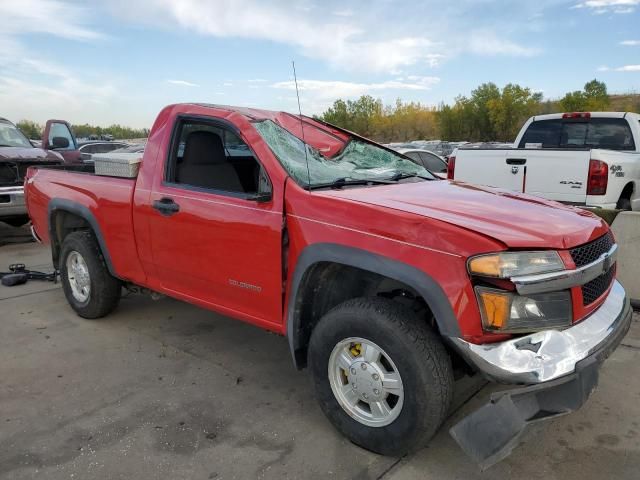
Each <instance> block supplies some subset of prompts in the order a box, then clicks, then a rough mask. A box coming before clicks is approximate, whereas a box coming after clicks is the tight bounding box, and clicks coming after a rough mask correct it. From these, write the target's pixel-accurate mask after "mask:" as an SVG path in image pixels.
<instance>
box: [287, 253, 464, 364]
mask: <svg viewBox="0 0 640 480" xmlns="http://www.w3.org/2000/svg"><path fill="white" fill-rule="evenodd" d="M320 262H330V263H339V264H342V265H347V266H351V267H356V268H360V269H362V270H366V271H369V272H372V273H377V274H379V275H382V276H385V277H389V278H392V279H394V280H397V281H399V282H402V283H405V284H406V285H409V286H410V287H412V288H413V289H415V290H416V292H418V293H419V294H420V296H422V298H424V300H425V302H427V305H428V306H429V308H430V309H431V311H432V313H433V315H434V317H435V320H436V323H437V325H438V328H439V330H440V334H441V335H443V336H445V337H459V336H460V326H459V324H458V319H457V318H456V316H455V314H454V312H453V308H452V307H451V303H450V302H449V299H448V298H447V296H446V294H445V293H444V291H443V290H442V288H441V287H440V285H439V284H438V283H437V282H436V281H435V280H434V279H433V278H431V277H430V276H429V275H427V274H426V273H425V272H423V271H422V270H419V269H417V268H415V267H413V266H411V265H409V264H406V263H403V262H400V261H397V260H393V259H390V258H388V257H384V256H381V255H378V254H375V253H371V252H368V251H366V250H360V249H357V248H353V247H347V246H344V245H339V244H334V243H316V244H313V245H309V246H307V247H306V248H305V249H304V250H303V251H302V253H301V254H300V256H299V257H298V262H297V263H296V267H295V271H294V274H293V278H292V282H291V294H290V295H289V303H288V305H287V339H288V341H289V349H290V351H291V355H292V358H293V362H294V365H295V366H296V368H301V366H302V365H303V364H304V363H305V359H304V358H302V357H301V353H302V352H303V351H304V349H305V347H306V343H307V340H306V339H305V336H304V333H303V332H304V329H303V328H301V327H302V325H303V323H304V321H303V319H302V318H301V314H300V310H301V308H300V303H301V299H299V298H298V297H299V290H300V287H301V285H302V283H303V281H304V279H305V276H306V273H307V272H308V271H309V270H310V268H311V267H312V266H313V265H314V264H317V263H320Z"/></svg>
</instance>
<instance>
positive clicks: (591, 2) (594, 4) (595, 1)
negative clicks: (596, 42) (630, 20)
mask: <svg viewBox="0 0 640 480" xmlns="http://www.w3.org/2000/svg"><path fill="white" fill-rule="evenodd" d="M638 5H640V0H587V1H584V2H580V3H577V4H575V5H574V6H573V7H571V8H586V9H590V10H591V11H592V12H593V13H596V14H599V15H601V14H604V13H620V14H626V13H633V12H634V11H635V8H636V7H637V6H638Z"/></svg>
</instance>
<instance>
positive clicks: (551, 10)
mask: <svg viewBox="0 0 640 480" xmlns="http://www.w3.org/2000/svg"><path fill="white" fill-rule="evenodd" d="M0 18H1V19H2V24H3V26H2V29H0V116H3V117H6V118H9V119H10V120H13V121H18V120H21V119H31V120H35V121H37V122H44V121H45V120H46V119H48V118H62V119H66V120H69V121H71V122H73V123H85V122H86V123H91V124H94V125H103V126H106V125H110V124H113V123H119V124H122V125H127V126H132V127H150V126H151V124H152V123H153V120H154V118H155V116H156V114H157V113H158V111H159V110H160V109H161V108H162V107H163V106H165V105H167V104H170V103H176V102H207V103H217V104H226V105H241V106H252V107H259V108H267V109H277V110H286V111H291V112H296V111H297V110H298V106H297V101H296V92H295V85H294V82H293V72H292V61H295V66H296V71H297V77H298V86H299V90H300V100H301V107H302V112H303V113H305V114H308V115H311V114H318V113H321V112H322V111H324V110H325V109H326V108H327V107H328V106H330V105H331V104H332V103H333V101H334V100H335V99H337V98H357V97H359V96H360V95H363V94H369V95H372V96H374V97H375V98H380V99H382V100H383V101H384V102H385V103H387V104H388V103H393V102H394V101H395V99H397V98H401V99H403V100H405V101H418V102H421V103H423V104H427V105H438V104H439V103H441V102H452V101H453V99H454V98H455V97H456V96H457V95H460V94H465V95H468V94H469V93H470V91H471V90H472V89H473V88H475V87H476V86H478V85H479V84H481V83H483V82H494V83H496V84H497V85H498V86H504V85H505V84H507V83H510V82H513V83H519V84H520V85H523V86H527V87H530V88H531V89H532V90H535V91H540V92H542V93H543V95H544V96H545V97H546V98H559V97H561V96H562V95H563V94H564V93H565V92H567V91H571V90H577V89H581V88H582V86H583V85H584V84H585V83H586V82H587V81H589V80H591V79H593V78H598V79H599V80H602V81H605V82H606V84H607V86H608V88H609V91H610V92H613V93H630V92H640V29H639V28H638V25H640V0H534V1H529V0H511V1H508V0H424V1H416V0H413V1H404V0H368V1H364V0H363V1H360V0H357V1H348V0H342V1H334V0H297V1H278V0H274V1H268V0H100V1H92V0H88V1H84V2H80V1H74V0H0Z"/></svg>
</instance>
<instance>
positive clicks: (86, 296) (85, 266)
mask: <svg viewBox="0 0 640 480" xmlns="http://www.w3.org/2000/svg"><path fill="white" fill-rule="evenodd" d="M60 278H61V280H62V288H63V290H64V294H65V296H66V297H67V301H68V302H69V305H71V308H73V309H74V310H75V311H76V313H77V314H78V315H80V316H81V317H83V318H100V317H104V316H105V315H107V314H108V313H110V312H111V311H112V310H113V309H114V308H116V306H117V305H118V302H119V301H120V294H121V290H122V285H121V283H120V280H118V279H117V278H115V277H113V276H112V275H111V274H110V273H109V270H108V268H107V265H106V263H105V261H104V257H103V256H102V252H101V251H100V248H99V247H98V243H97V242H96V240H95V237H94V236H93V234H92V233H91V232H86V231H81V232H73V233H70V234H69V235H67V236H66V237H65V238H64V241H63V242H62V248H61V250H60Z"/></svg>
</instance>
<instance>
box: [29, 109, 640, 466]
mask: <svg viewBox="0 0 640 480" xmlns="http://www.w3.org/2000/svg"><path fill="white" fill-rule="evenodd" d="M303 128H304V130H302V129H303ZM303 132H304V134H303ZM303 138H304V139H305V140H304V141H303V140H302V139H303ZM305 142H306V143H305ZM524 151H526V152H529V150H524ZM532 151H533V152H537V151H536V150H532ZM567 153H568V154H570V152H567ZM420 160H421V161H422V158H421V157H420ZM450 165H451V164H450ZM93 167H94V166H93V165H79V166H74V165H62V166H59V167H42V166H37V167H32V168H29V170H28V172H27V178H26V184H25V185H26V200H27V206H28V210H29V214H30V216H31V219H32V221H33V228H34V234H35V235H36V236H37V237H38V238H40V239H41V240H42V241H44V242H47V243H50V245H51V250H52V258H53V264H54V266H55V267H56V268H58V269H59V270H60V273H61V279H62V285H63V291H64V295H65V296H66V298H67V300H68V302H69V304H70V306H71V307H72V308H73V309H74V310H75V311H76V312H77V314H78V315H80V316H81V317H85V318H99V317H103V316H105V315H107V314H109V313H110V312H111V311H113V309H114V308H116V306H117V305H118V302H119V299H120V295H121V291H122V287H123V286H131V285H137V286H142V287H145V288H147V289H150V290H152V291H156V292H160V293H163V294H166V295H169V296H171V297H175V298H178V299H182V300H185V301H187V302H190V303H193V304H196V305H199V306H201V307H204V308H208V309H211V310H215V311H218V312H220V313H223V314H226V315H229V316H231V317H234V318H238V319H240V320H244V321H246V322H249V323H252V324H254V325H257V326H259V327H262V328H265V329H268V330H271V331H274V332H277V333H279V334H282V335H286V336H287V338H288V341H289V345H290V349H291V354H292V358H293V362H294V364H295V365H296V367H298V368H303V367H308V368H309V370H310V372H311V375H312V377H313V381H314V385H315V390H316V396H317V399H318V401H319V404H320V407H321V408H322V410H323V411H324V413H325V414H326V416H327V417H328V419H329V420H330V421H331V422H332V423H333V424H334V425H335V427H336V428H337V429H338V430H339V431H340V432H342V433H343V434H344V435H345V436H346V437H348V438H349V439H350V440H351V441H353V442H355V443H356V444H358V445H361V446H363V447H365V448H367V449H369V450H372V451H375V452H378V453H382V454H387V455H401V454H403V453H405V452H406V451H408V450H411V449H415V448H418V447H420V446H422V445H424V444H425V443H426V442H427V441H428V440H429V439H430V438H431V437H433V435H434V434H435V432H436V431H437V429H438V428H439V427H440V425H441V424H442V422H443V420H444V419H445V418H446V416H447V412H448V410H449V408H450V405H451V399H452V393H453V385H454V379H455V378H459V377H461V376H464V375H465V374H470V373H472V372H480V373H481V374H483V375H484V376H486V377H487V378H488V379H489V380H491V381H495V382H499V383H504V384H509V385H511V386H512V387H513V388H511V389H510V390H502V391H501V392H500V393H499V394H496V396H494V397H493V398H492V401H491V402H490V404H488V405H487V406H485V407H483V408H480V409H479V410H477V411H475V412H473V413H472V414H471V415H469V416H468V417H466V418H464V419H463V420H461V422H460V423H458V424H457V425H455V426H454V427H453V429H452V435H453V436H454V438H455V439H456V441H457V442H458V443H459V444H460V445H461V446H462V447H463V448H464V449H465V451H466V452H467V453H469V454H470V455H472V456H473V457H474V458H475V459H476V460H478V461H480V462H481V463H483V464H484V465H485V466H486V465H487V464H490V463H492V462H495V461H498V460H500V459H501V458H503V457H504V456H505V455H507V454H508V453H509V452H510V451H511V449H513V448H514V446H515V445H517V443H518V438H519V436H520V435H521V433H522V431H523V430H524V429H525V428H526V427H527V425H528V424H530V423H533V422H536V423H538V422H540V421H541V420H543V419H548V418H555V417H556V416H558V415H562V414H566V413H568V412H570V411H572V410H575V409H577V408H579V407H580V406H581V405H582V404H583V403H584V402H585V401H586V399H587V397H588V396H589V394H590V393H591V392H592V391H593V389H594V388H595V386H596V384H597V381H598V374H599V369H600V365H601V363H602V362H603V361H604V359H605V358H606V357H607V356H608V355H609V354H610V353H611V352H612V351H613V350H614V349H615V348H616V347H617V346H618V345H619V343H620V342H621V340H622V338H623V337H624V335H625V334H626V332H627V330H628V328H629V326H630V322H631V309H630V305H629V300H628V299H627V297H626V294H625V291H624V289H623V288H622V286H621V285H620V284H619V283H618V282H617V281H616V250H617V245H616V244H615V240H614V238H613V236H612V234H611V232H610V231H609V228H608V226H607V225H606V223H605V222H604V221H602V220H601V219H600V218H598V217H596V216H594V215H592V214H590V213H589V212H578V211H577V210H576V209H574V208H571V207H566V206H562V205H559V204H557V203H556V202H550V201H547V200H544V199H542V198H538V197H533V196H529V195H525V194H519V193H510V194H508V195H507V194H505V193H504V192H503V191H498V190H494V189H491V188H488V187H482V186H474V185H469V184H465V183H462V182H449V181H439V180H437V179H436V177H434V176H433V175H432V174H431V173H430V172H429V170H427V169H426V168H425V167H424V166H423V165H420V164H417V163H415V161H412V160H410V159H409V158H408V157H406V156H405V155H403V154H400V153H397V152H395V151H393V150H391V149H389V148H386V147H384V146H381V145H378V144H376V143H374V142H371V141H369V140H367V139H365V138H362V137H359V136H358V135H355V134H353V133H350V132H347V131H345V130H343V129H340V128H337V127H334V126H331V125H328V124H326V123H323V122H321V121H319V120H317V119H313V118H308V117H303V116H296V115H291V114H287V113H283V112H269V111H263V110H256V109H249V108H241V107H238V108H234V107H222V106H213V105H204V104H181V105H171V106H168V107H166V108H165V109H163V110H162V111H161V112H160V114H159V115H158V117H157V119H156V121H155V123H154V125H153V128H152V129H151V133H150V137H149V141H148V145H147V146H146V148H145V150H144V153H143V159H142V163H141V165H140V170H139V173H138V174H137V177H136V178H116V177H113V176H99V175H96V174H95V173H94V170H93ZM133 176H134V177H135V175H133ZM529 448H535V446H534V445H532V446H530V447H529Z"/></svg>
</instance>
